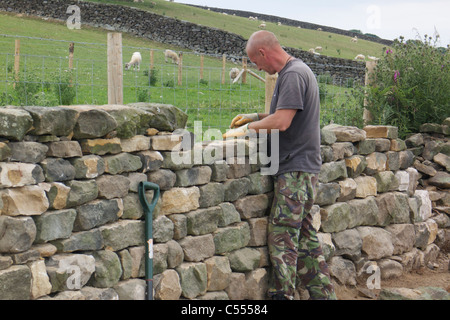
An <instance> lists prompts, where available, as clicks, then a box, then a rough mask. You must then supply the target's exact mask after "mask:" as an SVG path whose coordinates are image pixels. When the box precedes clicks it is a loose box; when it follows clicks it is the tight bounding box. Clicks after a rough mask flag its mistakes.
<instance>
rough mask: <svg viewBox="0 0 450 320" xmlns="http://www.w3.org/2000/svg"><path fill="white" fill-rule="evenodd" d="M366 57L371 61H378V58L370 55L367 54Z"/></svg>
mask: <svg viewBox="0 0 450 320" xmlns="http://www.w3.org/2000/svg"><path fill="white" fill-rule="evenodd" d="M367 59H369V60H372V61H378V60H380V58H377V57H372V56H367Z"/></svg>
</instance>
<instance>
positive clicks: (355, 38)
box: [350, 36, 358, 43]
mask: <svg viewBox="0 0 450 320" xmlns="http://www.w3.org/2000/svg"><path fill="white" fill-rule="evenodd" d="M350 41H351V42H355V43H356V42H358V37H357V36H354V37H353V38H351V39H350Z"/></svg>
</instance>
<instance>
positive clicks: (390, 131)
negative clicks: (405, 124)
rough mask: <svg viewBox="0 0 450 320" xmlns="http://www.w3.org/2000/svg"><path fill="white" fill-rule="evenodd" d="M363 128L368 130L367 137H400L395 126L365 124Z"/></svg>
mask: <svg viewBox="0 0 450 320" xmlns="http://www.w3.org/2000/svg"><path fill="white" fill-rule="evenodd" d="M363 130H364V131H365V132H366V134H367V138H387V139H397V138H398V128H397V127H394V126H365V127H364V128H363Z"/></svg>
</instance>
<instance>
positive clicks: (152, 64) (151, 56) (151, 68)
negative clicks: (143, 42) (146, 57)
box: [150, 49, 155, 72]
mask: <svg viewBox="0 0 450 320" xmlns="http://www.w3.org/2000/svg"><path fill="white" fill-rule="evenodd" d="M154 64H155V57H154V51H153V49H150V72H151V70H153V66H154Z"/></svg>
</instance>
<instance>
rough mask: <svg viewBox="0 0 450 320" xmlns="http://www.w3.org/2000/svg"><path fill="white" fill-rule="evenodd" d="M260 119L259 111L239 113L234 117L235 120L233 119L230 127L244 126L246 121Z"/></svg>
mask: <svg viewBox="0 0 450 320" xmlns="http://www.w3.org/2000/svg"><path fill="white" fill-rule="evenodd" d="M258 120H259V116H258V114H257V113H247V114H238V115H237V116H236V117H234V119H233V120H231V125H230V128H232V129H233V128H237V127H240V126H243V125H244V124H246V123H249V122H253V121H258Z"/></svg>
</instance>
